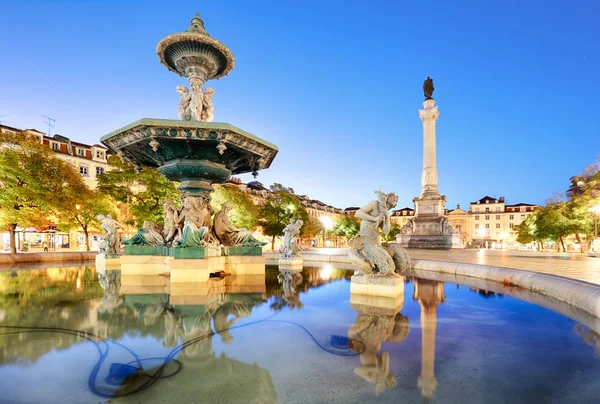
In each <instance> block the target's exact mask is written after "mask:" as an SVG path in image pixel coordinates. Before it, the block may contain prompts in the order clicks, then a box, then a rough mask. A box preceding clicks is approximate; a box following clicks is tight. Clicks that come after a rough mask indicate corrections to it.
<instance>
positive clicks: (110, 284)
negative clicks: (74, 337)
mask: <svg viewBox="0 0 600 404" xmlns="http://www.w3.org/2000/svg"><path fill="white" fill-rule="evenodd" d="M98 283H100V286H101V287H102V289H104V296H103V297H102V301H101V302H100V306H99V307H98V313H112V312H113V311H114V309H116V308H117V307H119V306H120V305H121V304H122V303H123V299H122V298H120V297H119V292H120V291H121V271H116V270H112V271H106V272H104V273H98Z"/></svg>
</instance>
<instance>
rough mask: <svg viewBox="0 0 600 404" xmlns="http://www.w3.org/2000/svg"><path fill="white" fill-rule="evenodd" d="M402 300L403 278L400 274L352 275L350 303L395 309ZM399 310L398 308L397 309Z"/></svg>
mask: <svg viewBox="0 0 600 404" xmlns="http://www.w3.org/2000/svg"><path fill="white" fill-rule="evenodd" d="M401 302H404V278H403V277H402V276H400V275H396V274H392V275H365V274H362V273H359V274H355V275H352V278H351V281H350V303H351V304H358V305H366V306H373V307H381V308H383V309H395V308H397V307H399V305H401ZM398 310H399V309H398Z"/></svg>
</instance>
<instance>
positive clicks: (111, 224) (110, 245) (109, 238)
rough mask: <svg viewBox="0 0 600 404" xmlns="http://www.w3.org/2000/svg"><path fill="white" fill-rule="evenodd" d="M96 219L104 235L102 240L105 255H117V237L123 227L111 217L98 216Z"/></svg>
mask: <svg viewBox="0 0 600 404" xmlns="http://www.w3.org/2000/svg"><path fill="white" fill-rule="evenodd" d="M96 219H97V220H98V221H99V222H100V227H101V228H102V230H103V231H104V233H105V236H104V240H105V241H106V247H105V248H104V250H105V252H106V254H118V248H119V247H121V237H119V229H122V228H123V227H124V226H123V225H122V224H121V223H119V222H117V221H116V220H115V219H113V218H112V215H111V214H110V213H109V214H108V215H106V216H104V215H98V216H96Z"/></svg>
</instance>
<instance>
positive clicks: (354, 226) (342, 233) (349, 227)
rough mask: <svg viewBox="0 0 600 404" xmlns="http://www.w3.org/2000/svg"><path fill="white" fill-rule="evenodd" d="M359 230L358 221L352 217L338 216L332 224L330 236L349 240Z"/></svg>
mask: <svg viewBox="0 0 600 404" xmlns="http://www.w3.org/2000/svg"><path fill="white" fill-rule="evenodd" d="M359 230H360V219H359V218H357V217H354V216H345V215H344V216H340V217H338V218H337V219H336V221H335V223H334V224H333V229H332V230H331V234H333V235H334V236H339V237H346V238H347V239H351V238H352V237H354V236H356V235H357V234H358V231H359Z"/></svg>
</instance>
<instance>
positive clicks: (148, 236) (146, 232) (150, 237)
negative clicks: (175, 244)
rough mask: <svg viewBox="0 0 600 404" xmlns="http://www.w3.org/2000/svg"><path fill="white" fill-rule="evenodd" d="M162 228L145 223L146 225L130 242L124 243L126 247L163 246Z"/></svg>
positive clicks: (151, 223)
mask: <svg viewBox="0 0 600 404" xmlns="http://www.w3.org/2000/svg"><path fill="white" fill-rule="evenodd" d="M160 232H161V228H160V227H159V226H158V225H157V224H156V223H154V222H150V221H148V220H146V221H144V225H143V226H142V228H141V229H139V230H138V231H137V233H135V234H134V235H133V237H131V238H130V239H129V240H127V241H124V242H123V244H126V245H159V244H160V245H162V244H163V242H164V238H163V236H162V235H161V234H160Z"/></svg>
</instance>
